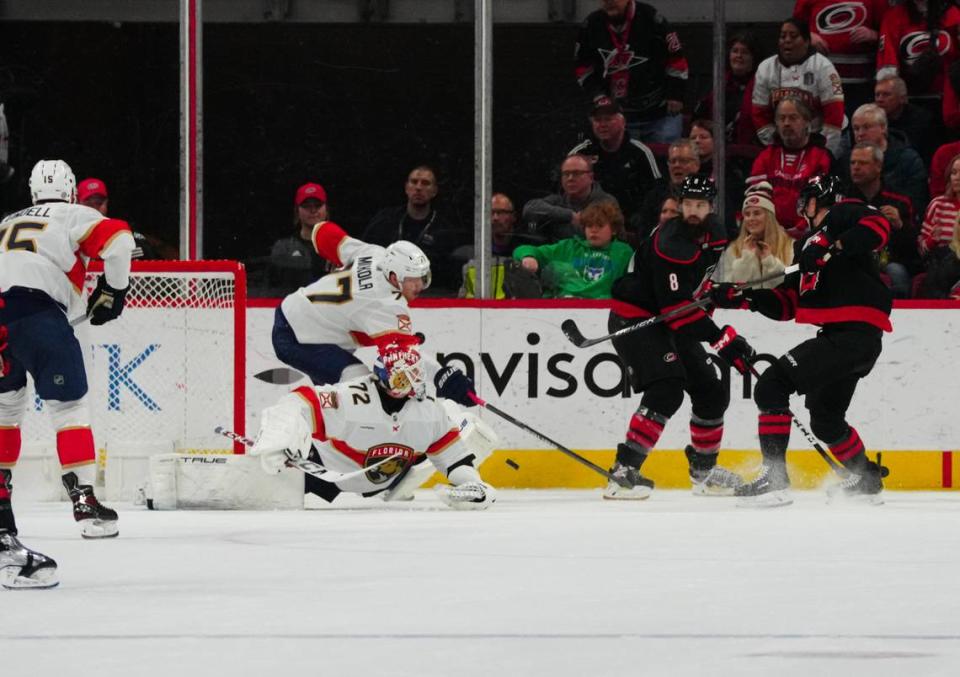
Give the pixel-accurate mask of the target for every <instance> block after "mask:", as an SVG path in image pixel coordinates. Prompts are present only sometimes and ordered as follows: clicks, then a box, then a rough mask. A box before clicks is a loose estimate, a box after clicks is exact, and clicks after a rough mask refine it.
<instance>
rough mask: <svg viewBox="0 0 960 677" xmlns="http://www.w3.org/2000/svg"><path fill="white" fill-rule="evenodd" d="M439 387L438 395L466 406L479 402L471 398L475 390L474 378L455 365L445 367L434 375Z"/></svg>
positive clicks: (434, 383)
mask: <svg viewBox="0 0 960 677" xmlns="http://www.w3.org/2000/svg"><path fill="white" fill-rule="evenodd" d="M433 385H435V386H436V387H437V397H446V398H447V399H448V400H453V401H454V402H456V403H457V404H459V405H461V406H464V407H475V406H477V403H476V402H474V401H473V400H472V399H470V395H469V393H472V392H473V380H472V379H471V378H470V377H469V376H467V375H466V374H464V373H463V372H462V371H460V370H459V369H457V368H455V367H444V368H443V369H441V370H440V371H438V372H437V375H436V376H434V377H433Z"/></svg>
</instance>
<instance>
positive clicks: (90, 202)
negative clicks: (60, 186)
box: [77, 177, 109, 216]
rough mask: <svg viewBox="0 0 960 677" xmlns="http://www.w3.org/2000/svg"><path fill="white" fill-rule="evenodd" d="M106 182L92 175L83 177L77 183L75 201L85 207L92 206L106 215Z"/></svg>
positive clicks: (107, 201)
mask: <svg viewBox="0 0 960 677" xmlns="http://www.w3.org/2000/svg"><path fill="white" fill-rule="evenodd" d="M108 198H109V196H108V194H107V184H105V183H104V182H103V181H101V180H100V179H95V178H93V177H91V178H89V179H84V180H83V181H81V182H80V183H79V184H78V185H77V202H79V203H80V204H82V205H85V206H87V207H93V208H94V209H96V210H97V211H98V212H100V213H101V214H103V215H104V216H106V215H107V204H108V203H109V199H108Z"/></svg>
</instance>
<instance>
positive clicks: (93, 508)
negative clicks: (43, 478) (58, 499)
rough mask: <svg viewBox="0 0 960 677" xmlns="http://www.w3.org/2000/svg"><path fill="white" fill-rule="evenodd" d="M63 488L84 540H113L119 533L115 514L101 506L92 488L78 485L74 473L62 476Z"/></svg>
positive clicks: (87, 485)
mask: <svg viewBox="0 0 960 677" xmlns="http://www.w3.org/2000/svg"><path fill="white" fill-rule="evenodd" d="M63 486H64V487H66V489H67V494H69V496H70V500H71V501H73V518H74V519H75V520H76V521H77V523H78V524H79V525H80V535H81V536H83V537H84V538H113V537H114V536H116V535H118V534H119V533H120V529H119V527H118V526H117V519H118V518H117V512H116V511H115V510H111V509H110V508H108V507H106V506H105V505H102V504H101V503H100V501H98V500H97V497H96V496H94V494H93V487H91V486H90V485H89V484H80V480H79V479H77V475H76V473H72V472H68V473H66V474H65V475H64V476H63Z"/></svg>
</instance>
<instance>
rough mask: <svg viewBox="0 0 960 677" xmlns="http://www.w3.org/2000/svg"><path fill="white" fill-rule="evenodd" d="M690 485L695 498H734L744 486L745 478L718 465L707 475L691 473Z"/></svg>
mask: <svg viewBox="0 0 960 677" xmlns="http://www.w3.org/2000/svg"><path fill="white" fill-rule="evenodd" d="M690 484H692V485H693V495H694V496H733V495H734V492H735V491H736V490H737V489H738V488H739V487H742V486H743V478H742V477H740V475H738V474H737V473H735V472H733V471H730V470H727V469H726V468H721V467H720V466H719V465H716V466H714V467H713V468H711V469H710V470H709V471H708V472H706V473H700V472H691V473H690Z"/></svg>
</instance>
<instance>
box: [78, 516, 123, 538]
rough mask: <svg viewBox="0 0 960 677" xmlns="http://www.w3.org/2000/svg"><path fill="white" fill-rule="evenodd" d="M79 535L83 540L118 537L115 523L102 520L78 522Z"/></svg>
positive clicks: (118, 533) (118, 531)
mask: <svg viewBox="0 0 960 677" xmlns="http://www.w3.org/2000/svg"><path fill="white" fill-rule="evenodd" d="M80 535H81V536H83V537H84V538H91V539H92V538H115V537H117V536H119V535H120V527H119V526H117V523H116V522H105V521H103V520H83V521H82V522H80Z"/></svg>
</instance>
